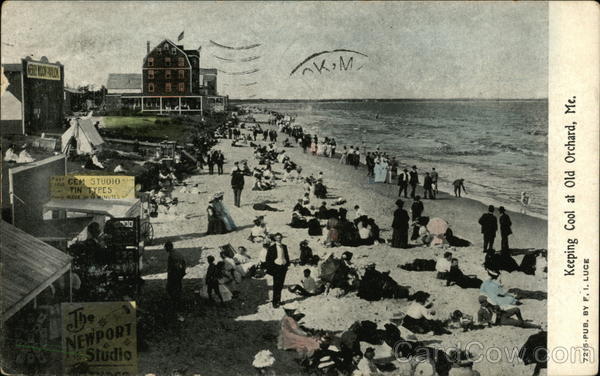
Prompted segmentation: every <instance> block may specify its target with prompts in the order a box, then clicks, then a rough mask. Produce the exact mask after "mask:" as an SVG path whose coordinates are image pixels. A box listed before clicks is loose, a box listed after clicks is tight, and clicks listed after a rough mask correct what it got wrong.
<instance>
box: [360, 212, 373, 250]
mask: <svg viewBox="0 0 600 376" xmlns="http://www.w3.org/2000/svg"><path fill="white" fill-rule="evenodd" d="M356 228H357V229H358V238H359V244H360V245H372V244H373V241H374V239H373V233H372V231H371V225H370V224H369V221H368V218H367V216H365V215H363V216H362V217H361V218H360V219H359V221H358V223H357V224H356Z"/></svg>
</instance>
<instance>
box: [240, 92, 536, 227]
mask: <svg viewBox="0 0 600 376" xmlns="http://www.w3.org/2000/svg"><path fill="white" fill-rule="evenodd" d="M244 104H245V105H246V104H248V105H252V106H255V107H259V108H266V109H271V110H274V111H277V112H281V113H286V114H290V115H292V116H295V117H296V124H297V125H300V126H302V127H303V128H304V129H305V131H307V132H309V133H316V134H318V135H319V136H322V137H325V136H327V137H333V138H335V140H336V142H337V145H338V148H337V150H338V151H340V150H341V149H342V146H343V145H347V146H350V145H365V146H366V147H367V150H374V149H375V148H377V147H379V148H380V150H381V151H385V152H388V154H389V155H394V156H396V158H397V159H398V160H399V161H400V163H401V165H402V166H412V165H417V167H418V169H419V171H420V173H421V174H424V173H425V171H430V170H431V168H432V167H435V168H436V170H437V171H438V173H439V176H440V183H439V189H440V190H441V191H446V192H451V191H452V187H451V183H452V181H454V180H455V179H458V178H464V179H465V187H466V189H467V192H468V194H467V195H466V197H470V198H473V199H476V200H479V201H482V202H484V203H486V204H488V203H489V204H495V205H504V206H505V207H506V208H507V209H509V210H511V209H512V210H518V207H519V199H520V196H521V192H522V191H527V192H528V193H529V195H530V197H531V203H530V207H529V211H530V212H531V214H534V215H536V216H540V217H546V215H547V187H548V184H547V179H548V139H547V137H548V101H547V100H501V101H495V100H450V101H449V100H397V101H361V102H357V101H335V102H270V103H244ZM361 149H362V147H361Z"/></svg>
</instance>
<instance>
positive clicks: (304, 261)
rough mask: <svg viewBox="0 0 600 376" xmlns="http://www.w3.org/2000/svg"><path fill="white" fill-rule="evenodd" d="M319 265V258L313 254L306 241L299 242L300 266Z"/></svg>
mask: <svg viewBox="0 0 600 376" xmlns="http://www.w3.org/2000/svg"><path fill="white" fill-rule="evenodd" d="M318 263H319V256H317V255H314V254H313V250H312V248H310V247H309V246H308V240H303V241H301V242H300V265H313V266H316V265H317V264H318Z"/></svg>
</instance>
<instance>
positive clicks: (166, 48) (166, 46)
mask: <svg viewBox="0 0 600 376" xmlns="http://www.w3.org/2000/svg"><path fill="white" fill-rule="evenodd" d="M163 48H164V49H165V50H166V51H168V50H169V43H165V45H164V46H163Z"/></svg>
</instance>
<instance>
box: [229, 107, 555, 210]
mask: <svg viewBox="0 0 600 376" xmlns="http://www.w3.org/2000/svg"><path fill="white" fill-rule="evenodd" d="M280 104H281V105H283V108H282V109H279V108H278V107H277V102H273V103H256V104H254V105H253V104H252V103H248V104H246V103H242V104H240V105H241V106H242V107H244V106H247V107H250V108H258V109H260V110H264V111H269V112H270V111H275V112H279V113H282V114H291V115H293V116H296V124H297V125H301V126H302V127H303V129H304V131H305V132H309V133H311V134H312V133H314V134H317V135H318V136H319V137H320V138H322V137H326V136H327V137H334V138H335V139H336V141H337V146H338V148H337V152H338V155H339V152H340V151H341V149H342V146H346V147H348V146H350V145H358V146H360V148H361V153H362V154H361V155H362V158H361V163H363V164H364V154H365V152H366V151H370V152H373V151H375V150H376V147H377V148H379V149H380V150H381V151H382V152H385V153H387V154H388V155H389V156H395V157H396V159H397V160H398V161H399V162H400V167H408V166H411V165H417V166H419V167H420V168H422V167H423V166H429V167H437V168H438V171H440V179H439V181H440V183H441V185H443V184H445V185H446V186H448V187H449V188H448V190H446V193H449V194H452V192H453V188H452V185H451V184H452V181H453V180H454V179H455V178H458V177H463V178H466V185H467V190H468V192H469V194H468V195H467V197H470V198H472V199H474V200H477V201H479V202H482V203H489V204H493V205H494V206H496V207H498V206H504V207H505V208H507V209H508V210H511V211H513V212H519V211H520V208H521V204H520V192H521V191H527V192H529V193H530V194H532V193H533V195H532V196H531V197H533V198H534V201H533V204H531V205H530V206H529V208H528V209H527V214H528V215H531V216H534V217H538V218H541V219H546V220H547V213H548V203H547V192H538V191H539V189H538V188H539V187H540V184H538V183H536V182H527V184H526V185H525V186H520V189H517V188H515V187H518V186H519V184H518V183H514V184H510V185H504V184H503V181H504V178H502V177H501V176H500V175H495V174H494V173H491V174H490V173H487V174H486V173H483V175H481V174H482V173H481V171H482V170H480V169H477V168H475V169H474V170H472V169H471V168H472V165H470V164H467V163H461V162H460V161H452V160H451V159H450V160H445V159H441V160H439V161H437V162H435V159H434V156H435V155H427V154H419V153H417V154H414V155H413V154H410V155H405V154H403V153H398V151H397V150H396V149H394V148H393V147H391V146H390V145H387V146H386V145H385V142H382V141H381V140H379V141H376V142H366V141H365V137H364V136H365V135H364V134H363V135H362V136H361V135H360V134H358V133H357V134H354V133H352V132H351V133H347V132H350V131H349V130H348V131H347V132H346V131H344V132H342V133H343V134H342V135H340V134H338V133H339V132H334V131H332V130H328V129H325V128H321V127H320V126H319V125H313V126H311V125H310V124H312V122H311V120H310V119H306V118H304V116H305V115H306V114H304V113H303V112H302V111H303V110H302V109H293V108H287V107H285V105H286V104H287V102H280ZM269 105H274V106H275V107H274V108H275V109H274V108H273V107H269ZM318 114H320V113H318ZM249 115H250V116H253V117H255V118H256V119H257V121H256V122H257V123H259V124H261V126H264V125H267V126H271V125H268V124H265V123H264V121H266V117H268V115H267V114H266V113H251V114H249ZM259 117H260V120H259ZM263 117H264V118H263ZM333 117H334V118H335V116H333ZM242 118H243V116H242ZM261 120H263V121H261ZM307 121H308V123H307ZM249 123H252V121H250V122H249ZM357 124H358V123H357ZM357 124H355V128H354V129H355V131H356V130H357V129H358V128H360V129H362V126H361V125H357ZM357 127H358V128H357ZM364 132H365V131H364V130H363V133H364ZM388 139H389V138H388ZM407 141H408V142H409V141H410V139H407ZM432 158H433V159H432ZM500 167H501V166H498V168H499V169H500ZM486 169H489V170H490V171H494V169H495V167H494V166H488V167H486ZM422 171H423V172H424V171H425V170H422ZM420 172H421V170H420ZM502 176H503V175H502ZM488 178H490V179H491V180H488ZM512 178H514V176H513V177H512ZM486 181H487V183H485V184H487V185H485V184H482V182H486ZM546 181H547V176H546ZM491 186H494V187H496V189H491ZM470 187H471V189H469V188H470ZM473 192H475V194H473Z"/></svg>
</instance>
